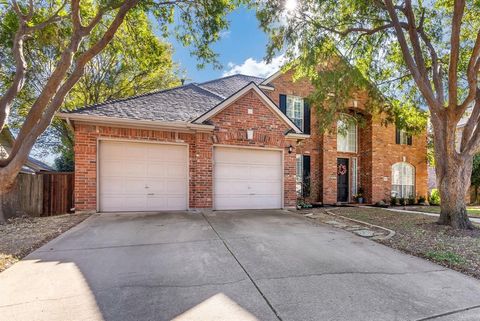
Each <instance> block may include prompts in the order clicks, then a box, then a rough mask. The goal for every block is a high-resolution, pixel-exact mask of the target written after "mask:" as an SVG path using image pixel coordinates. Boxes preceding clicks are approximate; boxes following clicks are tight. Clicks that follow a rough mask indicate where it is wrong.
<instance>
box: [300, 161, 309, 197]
mask: <svg viewBox="0 0 480 321" xmlns="http://www.w3.org/2000/svg"><path fill="white" fill-rule="evenodd" d="M302 174H303V197H308V196H310V156H307V155H303V173H302Z"/></svg>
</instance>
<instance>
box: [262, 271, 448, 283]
mask: <svg viewBox="0 0 480 321" xmlns="http://www.w3.org/2000/svg"><path fill="white" fill-rule="evenodd" d="M445 271H449V269H447V268H445V269H437V270H429V271H416V272H381V271H379V272H362V271H342V272H325V273H312V274H300V275H287V276H278V277H271V278H259V279H256V280H257V281H268V280H281V279H290V278H308V277H312V276H330V275H348V274H351V275H393V276H394V275H415V274H427V273H436V272H445Z"/></svg>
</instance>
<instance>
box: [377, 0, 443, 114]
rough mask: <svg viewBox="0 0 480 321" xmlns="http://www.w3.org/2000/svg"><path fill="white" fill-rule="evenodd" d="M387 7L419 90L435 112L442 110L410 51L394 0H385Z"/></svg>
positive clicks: (404, 57)
mask: <svg viewBox="0 0 480 321" xmlns="http://www.w3.org/2000/svg"><path fill="white" fill-rule="evenodd" d="M385 7H386V9H387V11H388V14H389V16H390V19H391V20H392V23H393V25H394V28H395V33H396V35H397V40H398V42H399V44H400V48H401V50H402V55H403V59H404V60H405V63H406V65H407V67H408V69H409V70H410V72H411V73H412V76H413V79H414V80H415V83H416V84H417V85H418V88H419V90H420V91H421V92H422V94H423V96H424V97H425V100H426V101H427V103H428V105H429V106H430V108H432V110H434V111H435V112H440V111H441V110H440V108H439V107H438V105H437V101H436V99H435V96H434V94H433V91H432V88H431V86H430V84H428V83H426V79H425V78H424V77H423V76H422V75H421V74H420V72H419V70H418V66H417V65H416V63H415V61H414V59H413V57H412V54H411V53H410V50H409V48H408V43H407V40H406V38H405V34H404V33H403V29H402V28H403V27H402V23H401V22H400V20H399V18H398V15H397V12H396V10H395V6H394V5H393V3H392V0H385Z"/></svg>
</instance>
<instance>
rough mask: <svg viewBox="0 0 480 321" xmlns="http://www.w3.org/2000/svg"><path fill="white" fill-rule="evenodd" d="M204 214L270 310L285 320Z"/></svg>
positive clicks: (280, 320)
mask: <svg viewBox="0 0 480 321" xmlns="http://www.w3.org/2000/svg"><path fill="white" fill-rule="evenodd" d="M202 216H203V218H204V219H205V221H207V223H208V224H209V225H210V227H211V228H212V230H213V231H214V232H215V234H217V236H218V238H219V239H220V240H221V241H222V242H223V245H224V246H225V248H226V249H227V251H228V252H229V253H230V255H232V257H233V258H234V259H235V261H236V262H237V264H238V265H239V266H240V267H241V268H242V270H243V272H244V273H245V274H246V275H247V277H248V278H249V279H250V282H252V284H253V286H254V287H255V288H256V289H257V291H258V293H259V294H260V295H261V296H262V298H263V300H264V301H265V303H266V304H267V305H268V307H269V308H270V310H272V312H273V313H274V314H275V316H276V317H277V319H278V320H279V321H283V320H282V318H281V317H280V315H279V314H278V312H277V310H276V309H275V308H274V307H273V305H272V304H271V303H270V301H269V300H268V299H267V297H266V296H265V294H264V293H263V292H262V290H260V287H259V286H258V284H257V283H256V282H255V280H254V279H253V278H252V276H251V275H250V274H249V273H248V271H247V269H246V268H245V267H244V266H243V264H242V263H240V261H239V260H238V258H237V257H236V256H235V254H234V253H233V251H232V250H231V249H230V247H229V246H228V244H227V242H226V241H225V240H224V239H223V238H222V237H221V236H220V234H219V233H218V232H217V230H216V229H215V228H214V227H213V225H212V223H210V221H209V220H208V218H207V216H206V215H205V214H204V213H203V212H202Z"/></svg>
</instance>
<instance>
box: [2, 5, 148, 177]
mask: <svg viewBox="0 0 480 321" xmlns="http://www.w3.org/2000/svg"><path fill="white" fill-rule="evenodd" d="M73 1H75V0H73ZM138 1H139V0H126V1H125V2H123V5H122V6H121V7H120V9H119V10H118V12H117V14H116V16H115V18H114V20H113V21H112V23H111V24H110V26H109V28H108V29H107V31H106V32H105V33H104V35H103V36H102V38H101V39H100V40H98V41H97V42H96V43H95V44H94V45H93V46H91V47H90V48H89V49H88V50H87V51H85V52H84V53H82V54H81V55H80V56H79V58H78V59H77V61H76V64H75V68H74V70H73V72H72V73H71V74H70V76H69V77H68V78H67V79H66V80H65V81H64V82H63V84H62V85H61V86H60V87H59V88H58V87H57V88H58V89H57V90H56V91H55V92H54V93H53V94H52V95H51V96H50V98H51V100H49V101H50V103H49V104H48V106H47V105H44V106H43V109H41V113H40V114H38V110H37V112H36V113H35V114H32V113H29V115H28V116H27V120H26V121H25V123H24V125H23V126H22V129H21V131H20V134H19V136H18V137H17V139H16V140H15V144H14V146H13V148H12V153H11V154H10V156H9V160H10V161H9V162H8V165H7V166H6V167H8V170H7V171H9V170H11V169H13V170H14V171H18V170H20V168H21V166H23V163H24V162H25V160H26V158H27V157H28V153H29V151H30V150H31V148H32V147H33V145H34V144H35V141H36V139H37V137H38V136H39V135H40V134H41V133H42V132H43V131H45V129H46V128H47V127H48V126H49V125H50V123H51V121H52V119H53V116H54V115H55V112H56V111H57V110H58V108H59V107H60V106H61V105H62V103H63V102H64V100H65V96H66V95H67V94H68V92H69V91H70V89H71V88H72V87H73V86H74V85H75V83H76V82H77V81H78V79H80V77H81V76H82V75H83V71H84V68H85V65H86V64H87V63H88V62H89V61H90V60H91V59H92V58H93V57H94V56H95V55H97V54H98V53H99V52H100V51H101V50H103V49H104V48H105V47H106V46H107V45H108V43H109V42H110V41H111V40H112V38H113V37H114V35H115V32H116V31H117V30H118V28H119V27H120V25H121V24H122V22H123V20H124V19H125V16H126V14H127V13H128V11H129V10H130V9H131V8H132V7H134V6H135V5H136V4H137V3H138ZM77 30H78V29H77ZM79 32H80V33H81V31H79ZM71 63H72V62H71V61H70V65H71ZM56 71H57V70H56ZM51 79H52V78H50V79H49V80H51ZM62 80H63V77H62ZM47 90H48V88H47V87H46V88H45V89H44V91H47ZM42 94H43V93H42ZM37 102H38V100H37ZM32 109H33V108H32ZM34 116H35V117H34ZM29 120H30V121H31V122H33V121H35V122H34V123H33V126H29V127H28V128H27V127H26V125H25V124H27V121H29ZM26 130H28V135H25V134H23V135H24V136H23V137H22V139H21V140H20V139H19V137H20V135H21V134H22V133H25V131H26ZM19 141H20V142H21V144H19V143H18V142H19Z"/></svg>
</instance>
